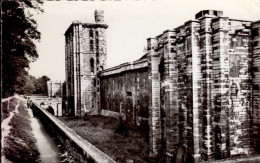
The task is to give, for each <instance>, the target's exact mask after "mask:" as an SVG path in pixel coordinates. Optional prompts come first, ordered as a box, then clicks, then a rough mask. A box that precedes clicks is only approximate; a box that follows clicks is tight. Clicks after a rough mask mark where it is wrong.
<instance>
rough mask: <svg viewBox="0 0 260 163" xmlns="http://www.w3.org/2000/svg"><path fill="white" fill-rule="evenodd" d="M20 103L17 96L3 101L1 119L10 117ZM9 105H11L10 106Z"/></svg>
mask: <svg viewBox="0 0 260 163" xmlns="http://www.w3.org/2000/svg"><path fill="white" fill-rule="evenodd" d="M17 103H18V100H17V99H16V98H12V99H10V100H9V102H8V101H5V102H2V118H1V121H3V120H4V119H6V118H7V117H9V115H10V112H12V111H13V110H14V109H15V106H16V104H17ZM8 105H9V106H8Z"/></svg>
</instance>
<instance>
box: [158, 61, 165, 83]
mask: <svg viewBox="0 0 260 163" xmlns="http://www.w3.org/2000/svg"><path fill="white" fill-rule="evenodd" d="M159 73H160V77H161V80H163V79H164V73H165V69H164V58H162V59H161V62H160V64H159Z"/></svg>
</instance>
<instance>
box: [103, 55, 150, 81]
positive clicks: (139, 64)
mask: <svg viewBox="0 0 260 163" xmlns="http://www.w3.org/2000/svg"><path fill="white" fill-rule="evenodd" d="M146 67H148V60H147V59H142V60H137V61H134V62H132V63H130V62H126V63H123V64H120V65H118V66H115V67H111V68H108V69H105V70H103V71H101V72H100V74H99V75H100V76H101V77H102V76H108V75H113V74H119V73H121V72H124V71H131V70H137V69H142V68H146Z"/></svg>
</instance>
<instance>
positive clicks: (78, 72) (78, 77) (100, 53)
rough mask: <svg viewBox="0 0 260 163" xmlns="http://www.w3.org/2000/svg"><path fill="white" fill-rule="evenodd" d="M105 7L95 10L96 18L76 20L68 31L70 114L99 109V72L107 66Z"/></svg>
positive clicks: (66, 52) (66, 49)
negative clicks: (92, 20)
mask: <svg viewBox="0 0 260 163" xmlns="http://www.w3.org/2000/svg"><path fill="white" fill-rule="evenodd" d="M107 28H108V25H107V24H106V23H105V22H104V11H102V10H96V11H95V21H94V22H83V21H74V22H72V24H71V25H70V27H69V28H68V29H67V31H66V32H65V39H66V44H65V60H66V61H65V64H66V65H65V66H66V92H67V94H66V100H67V101H68V105H67V107H68V109H66V110H68V114H71V115H83V114H84V113H85V112H89V111H97V109H98V105H99V104H98V103H97V100H96V96H97V95H96V85H97V84H98V82H97V80H96V79H97V78H96V75H97V73H98V72H99V71H101V70H103V69H105V68H106V58H107V50H106V29H107Z"/></svg>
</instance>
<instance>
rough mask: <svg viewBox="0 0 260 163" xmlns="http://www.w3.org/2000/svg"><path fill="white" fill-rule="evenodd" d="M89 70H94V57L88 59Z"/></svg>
mask: <svg viewBox="0 0 260 163" xmlns="http://www.w3.org/2000/svg"><path fill="white" fill-rule="evenodd" d="M90 71H91V72H94V59H93V58H91V59H90Z"/></svg>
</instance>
